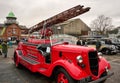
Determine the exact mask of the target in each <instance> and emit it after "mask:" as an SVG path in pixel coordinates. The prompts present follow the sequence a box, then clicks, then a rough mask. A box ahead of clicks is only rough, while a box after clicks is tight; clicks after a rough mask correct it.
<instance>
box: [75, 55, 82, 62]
mask: <svg viewBox="0 0 120 83" xmlns="http://www.w3.org/2000/svg"><path fill="white" fill-rule="evenodd" d="M76 60H77V62H78V63H82V62H83V58H82V56H81V55H78V56H77V57H76Z"/></svg>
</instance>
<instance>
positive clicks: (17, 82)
mask: <svg viewBox="0 0 120 83" xmlns="http://www.w3.org/2000/svg"><path fill="white" fill-rule="evenodd" d="M13 52H14V47H12V48H9V50H8V57H7V58H4V57H3V56H2V55H0V83H54V82H53V81H51V79H50V78H48V77H45V76H43V75H41V74H39V73H32V72H30V71H29V70H28V69H26V68H22V69H18V68H16V67H15V65H14V62H13V60H12V57H13ZM104 57H105V58H106V59H107V60H108V61H109V62H110V64H111V67H112V69H111V71H113V72H114V75H113V76H111V77H110V78H108V79H107V80H106V82H105V83H120V54H117V55H104Z"/></svg>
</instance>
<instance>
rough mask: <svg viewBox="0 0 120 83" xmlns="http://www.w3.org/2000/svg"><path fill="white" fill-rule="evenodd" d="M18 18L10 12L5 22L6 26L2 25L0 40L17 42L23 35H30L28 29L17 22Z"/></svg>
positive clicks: (0, 27) (0, 25) (0, 26)
mask: <svg viewBox="0 0 120 83" xmlns="http://www.w3.org/2000/svg"><path fill="white" fill-rule="evenodd" d="M16 19H17V18H16V17H15V15H14V13H13V12H10V13H9V14H8V16H7V17H6V20H5V21H4V24H0V38H1V39H4V40H7V39H11V40H15V39H20V38H22V34H27V33H28V28H27V27H26V26H23V25H19V23H18V22H17V21H16Z"/></svg>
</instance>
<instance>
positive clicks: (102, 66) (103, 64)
mask: <svg viewBox="0 0 120 83" xmlns="http://www.w3.org/2000/svg"><path fill="white" fill-rule="evenodd" d="M106 67H107V68H108V69H110V68H111V66H110V63H109V62H108V61H107V60H106V59H105V58H104V57H101V58H100V59H99V74H100V75H101V74H102V73H103V72H104V71H105V68H106Z"/></svg>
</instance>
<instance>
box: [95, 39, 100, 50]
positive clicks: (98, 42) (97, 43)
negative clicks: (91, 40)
mask: <svg viewBox="0 0 120 83" xmlns="http://www.w3.org/2000/svg"><path fill="white" fill-rule="evenodd" d="M100 47H101V42H100V41H99V40H98V39H97V42H96V50H97V51H99V50H100Z"/></svg>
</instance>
